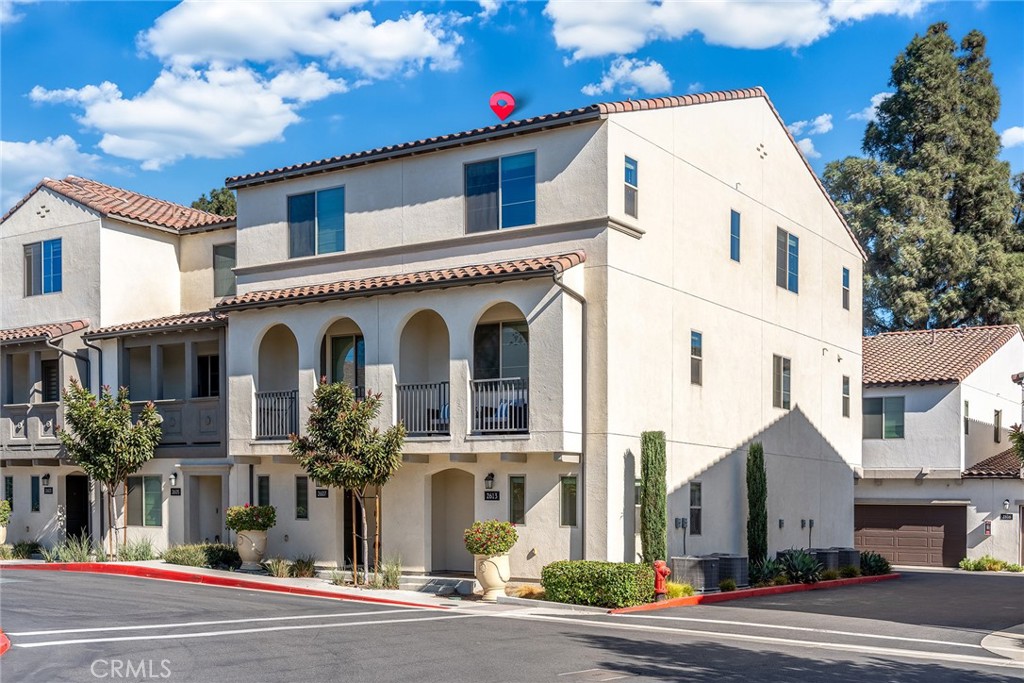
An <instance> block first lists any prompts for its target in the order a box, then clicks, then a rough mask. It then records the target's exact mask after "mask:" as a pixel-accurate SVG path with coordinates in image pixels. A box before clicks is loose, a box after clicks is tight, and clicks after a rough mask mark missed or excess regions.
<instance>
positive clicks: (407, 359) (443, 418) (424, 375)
mask: <svg viewBox="0 0 1024 683" xmlns="http://www.w3.org/2000/svg"><path fill="white" fill-rule="evenodd" d="M449 357H450V352H449V340H448V326H447V325H446V324H445V322H444V319H443V318H442V317H441V316H440V315H438V314H437V313H436V312H434V311H420V312H419V313H417V314H416V315H414V316H413V317H412V318H410V319H409V322H408V323H406V325H405V327H404V328H402V337H401V341H400V343H399V360H398V383H397V384H396V385H395V394H396V400H397V407H398V419H399V420H400V421H401V422H402V423H403V424H404V425H405V430H406V432H407V433H408V434H409V436H444V435H447V434H450V433H451V432H450V422H451V420H450V416H451V404H450V397H451V393H450V391H449V378H448V369H449Z"/></svg>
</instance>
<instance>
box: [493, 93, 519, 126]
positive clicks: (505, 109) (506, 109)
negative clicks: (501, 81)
mask: <svg viewBox="0 0 1024 683" xmlns="http://www.w3.org/2000/svg"><path fill="white" fill-rule="evenodd" d="M515 108H516V100H515V98H514V97H512V96H511V95H510V94H508V93H507V92H505V91H504V90H499V91H498V92H496V93H494V94H493V95H491V111H493V112H494V113H495V114H496V115H497V116H498V118H499V119H501V120H502V121H504V120H505V119H507V118H508V117H509V115H510V114H511V113H512V112H513V111H514V110H515Z"/></svg>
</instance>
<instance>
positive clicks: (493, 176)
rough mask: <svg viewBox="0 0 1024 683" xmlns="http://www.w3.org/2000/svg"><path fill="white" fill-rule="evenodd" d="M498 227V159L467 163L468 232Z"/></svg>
mask: <svg viewBox="0 0 1024 683" xmlns="http://www.w3.org/2000/svg"><path fill="white" fill-rule="evenodd" d="M497 229H498V160H497V159H491V160H490V161H481V162H478V163H475V164H467V165H466V232H483V231H486V230H497Z"/></svg>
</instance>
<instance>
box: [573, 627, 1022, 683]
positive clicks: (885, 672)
mask: <svg viewBox="0 0 1024 683" xmlns="http://www.w3.org/2000/svg"><path fill="white" fill-rule="evenodd" d="M569 637H570V638H572V639H573V640H575V641H576V642H577V643H579V644H580V645H582V646H584V647H587V648H590V649H591V650H592V652H593V655H594V659H593V660H592V661H593V664H594V666H598V667H601V668H602V669H604V670H606V671H608V672H615V673H621V674H624V675H632V676H637V677H641V676H642V677H644V678H646V679H647V680H653V681H688V683H719V682H720V681H735V680H745V679H747V678H750V677H751V676H754V677H756V678H757V679H758V680H763V681H825V680H827V681H830V682H831V683H845V682H848V683H861V682H862V681H865V680H887V681H901V682H902V683H933V682H934V681H957V682H958V683H965V682H968V681H979V682H980V681H986V682H987V683H1010V682H1011V681H1014V682H1016V681H1019V677H1018V676H1017V675H1016V674H1013V673H1009V672H1008V673H1006V674H998V673H993V672H991V671H986V672H983V673H982V672H974V671H970V670H969V669H966V668H951V667H946V666H941V665H938V664H929V663H927V662H923V661H920V660H917V661H906V662H901V661H897V660H892V659H887V660H884V661H883V660H879V659H865V660H863V661H840V662H837V661H835V659H834V658H833V657H827V656H826V657H822V655H821V651H820V650H807V656H806V657H800V656H796V655H792V654H785V653H782V652H771V651H769V652H762V651H759V650H757V649H753V648H752V646H751V645H746V646H743V647H730V646H727V645H722V644H721V643H716V642H712V641H705V642H693V643H679V642H670V643H667V642H661V641H658V640H644V639H641V638H624V637H619V636H609V635H599V634H572V635H570V636H569ZM844 659H845V658H844ZM581 661H582V660H581ZM595 680H596V679H595Z"/></svg>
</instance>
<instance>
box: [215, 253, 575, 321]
mask: <svg viewBox="0 0 1024 683" xmlns="http://www.w3.org/2000/svg"><path fill="white" fill-rule="evenodd" d="M585 260H586V254H584V253H583V252H582V251H574V252H571V253H569V254H562V255H560V256H540V257H535V258H524V259H518V260H516V261H501V262H499V263H487V264H483V265H475V266H458V267H455V268H444V269H441V270H423V271H418V272H415V273H402V274H400V275H378V276H376V277H367V278H360V279H357V280H339V281H337V282H328V283H325V284H320V285H307V286H303V287H287V288H284V289H268V290H261V291H256V292H246V293H245V294H239V295H237V296H233V297H231V298H230V299H226V300H224V301H222V302H221V303H219V304H218V305H217V308H220V309H229V310H230V309H235V308H264V307H267V306H285V305H288V304H301V303H308V302H310V301H324V300H328V299H347V298H351V297H357V296H372V295H374V294H380V293H388V294H393V293H395V292H396V291H403V290H422V289H431V288H434V287H457V286H460V285H467V284H476V283H480V282H501V281H507V280H523V279H527V278H531V277H543V276H546V275H550V274H551V273H561V272H563V271H565V270H567V269H569V268H572V267H573V266H578V265H579V264H581V263H583V262H584V261H585Z"/></svg>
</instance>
